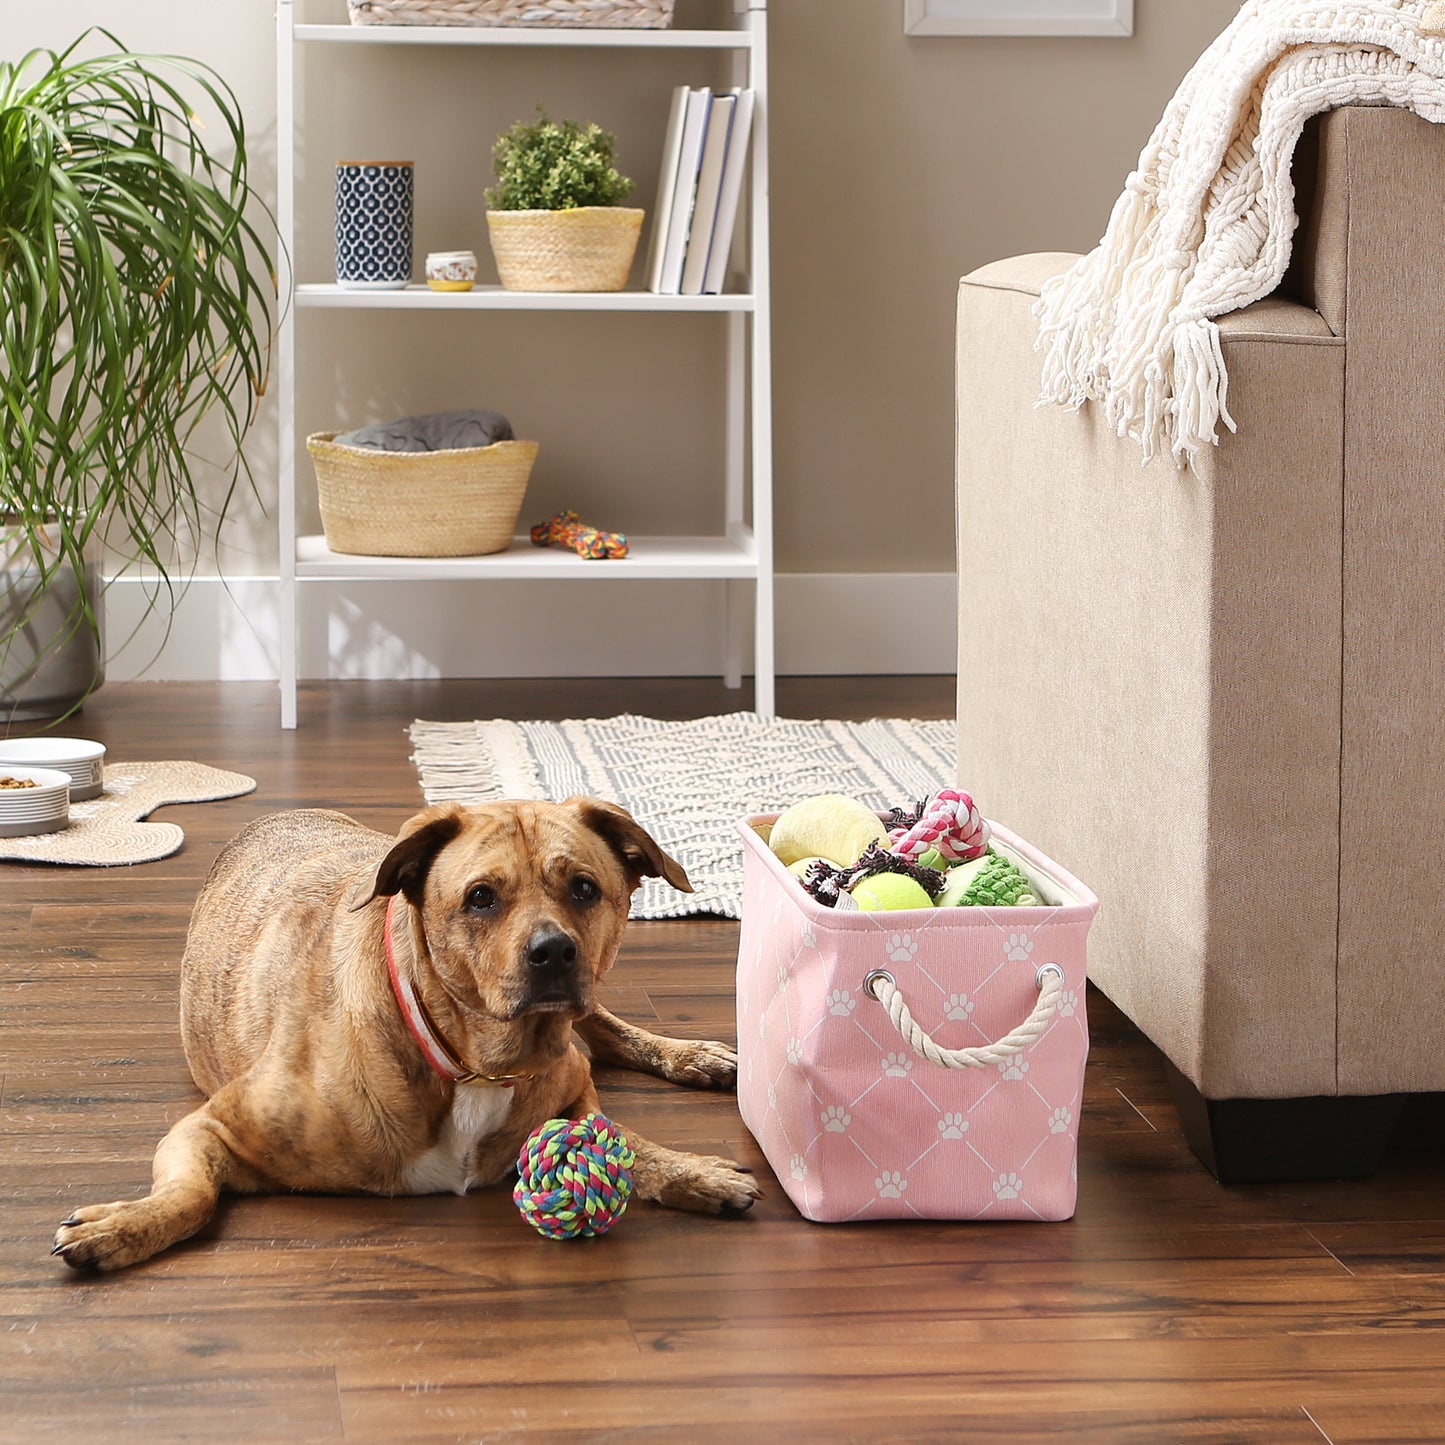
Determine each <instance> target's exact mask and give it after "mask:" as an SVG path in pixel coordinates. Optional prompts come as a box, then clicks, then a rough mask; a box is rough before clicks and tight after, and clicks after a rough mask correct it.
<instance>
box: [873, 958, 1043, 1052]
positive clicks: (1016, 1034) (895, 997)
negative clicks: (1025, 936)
mask: <svg viewBox="0 0 1445 1445" xmlns="http://www.w3.org/2000/svg"><path fill="white" fill-rule="evenodd" d="M1035 981H1036V982H1037V984H1038V988H1039V1001H1038V1002H1037V1003H1036V1004H1035V1005H1034V1009H1033V1012H1032V1013H1031V1014H1030V1015H1029V1016H1028V1018H1026V1019H1025V1020H1024V1021H1023V1023H1021V1024H1020V1025H1019V1026H1018V1027H1017V1028H1016V1029H1014V1031H1013V1032H1012V1033H1010V1034H1006V1035H1005V1036H1004V1037H1003V1038H1001V1039H999V1040H998V1041H997V1042H996V1043H992V1044H979V1045H977V1046H976V1047H974V1048H971V1049H943V1048H940V1047H939V1046H938V1045H937V1044H936V1043H934V1041H933V1039H932V1038H931V1037H930V1035H929V1034H927V1033H926V1032H925V1031H924V1030H923V1029H922V1028H921V1027H919V1025H918V1024H917V1022H915V1020H914V1017H913V1015H912V1014H911V1013H909V1011H908V1005H907V1004H906V1003H904V1002H903V994H902V992H901V991H900V989H899V987H898V983H897V980H896V979H894V977H893V975H892V974H891V973H889V972H888V970H887V969H886V968H875V969H874V970H873V972H872V973H870V974H869V975H868V976H867V978H865V979H864V980H863V991H864V992H865V993H867V994H868V995H870V996H871V997H872V998H874V999H876V1000H877V1001H878V1002H879V1003H881V1004H882V1005H883V1007H884V1008H885V1009H887V1010H888V1018H889V1021H890V1022H891V1023H892V1025H893V1027H894V1028H895V1029H897V1030H898V1032H899V1033H900V1034H902V1035H903V1038H904V1039H905V1040H906V1041H907V1042H908V1043H909V1044H911V1045H912V1047H913V1051H914V1052H915V1053H916V1054H919V1055H921V1056H922V1057H923V1058H925V1059H927V1060H928V1062H929V1063H931V1064H939V1065H941V1066H942V1067H943V1068H945V1069H982V1068H987V1067H988V1066H989V1065H990V1064H1001V1063H1003V1062H1004V1061H1005V1060H1007V1059H1011V1058H1014V1057H1015V1056H1016V1055H1018V1054H1021V1053H1023V1051H1024V1050H1025V1049H1026V1048H1028V1046H1029V1045H1030V1044H1031V1043H1033V1041H1034V1040H1035V1039H1036V1038H1038V1036H1039V1035H1040V1034H1041V1033H1043V1031H1044V1029H1045V1028H1047V1027H1048V1022H1049V1020H1050V1019H1051V1018H1052V1017H1053V1016H1054V1012H1055V1010H1056V1009H1057V1008H1058V1006H1059V1002H1060V1000H1061V999H1062V998H1063V996H1064V971H1063V969H1062V968H1060V967H1059V965H1058V964H1056V963H1046V964H1044V965H1043V967H1042V968H1040V969H1039V971H1038V975H1037V978H1036V980H1035Z"/></svg>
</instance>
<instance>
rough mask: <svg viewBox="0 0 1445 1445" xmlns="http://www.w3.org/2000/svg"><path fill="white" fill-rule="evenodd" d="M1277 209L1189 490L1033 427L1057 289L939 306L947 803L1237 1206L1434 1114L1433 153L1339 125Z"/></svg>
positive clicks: (1309, 140) (1441, 584)
mask: <svg viewBox="0 0 1445 1445" xmlns="http://www.w3.org/2000/svg"><path fill="white" fill-rule="evenodd" d="M1295 179H1296V185H1297V191H1298V200H1297V209H1298V211H1299V214H1300V217H1301V224H1300V228H1299V230H1298V231H1297V232H1296V236H1295V244H1294V262H1293V264H1292V267H1291V274H1290V276H1289V277H1288V278H1287V279H1286V283H1285V285H1284V286H1283V287H1282V288H1281V289H1280V291H1279V292H1278V293H1277V294H1276V295H1274V296H1272V297H1269V298H1268V299H1266V300H1264V301H1261V302H1259V303H1257V304H1255V305H1253V306H1250V307H1247V308H1245V309H1243V310H1240V311H1237V312H1235V313H1233V314H1231V315H1228V316H1225V317H1223V318H1221V319H1220V331H1221V334H1222V340H1223V350H1224V356H1225V359H1226V363H1227V366H1228V370H1229V406H1230V409H1231V410H1232V412H1233V414H1234V416H1235V418H1236V420H1237V422H1238V433H1237V435H1228V434H1225V435H1223V439H1222V440H1221V443H1220V445H1219V446H1218V447H1217V448H1215V449H1212V451H1211V454H1210V455H1209V456H1207V457H1206V458H1205V459H1204V460H1203V462H1202V463H1201V464H1200V466H1199V469H1198V471H1197V473H1191V472H1189V471H1183V472H1180V471H1177V470H1176V469H1175V466H1174V463H1173V461H1172V459H1170V458H1169V457H1167V456H1166V457H1163V458H1161V459H1156V460H1155V461H1154V462H1152V463H1151V464H1150V465H1149V466H1147V467H1145V466H1142V465H1141V461H1140V451H1139V447H1138V446H1137V444H1135V443H1133V442H1130V441H1127V440H1121V439H1119V438H1117V437H1116V436H1114V435H1113V434H1112V432H1111V431H1110V430H1109V428H1108V426H1107V425H1106V424H1105V423H1104V422H1103V420H1102V418H1101V416H1100V415H1099V409H1098V408H1096V407H1092V406H1086V407H1085V408H1084V409H1083V410H1082V411H1080V412H1077V413H1073V412H1069V411H1067V410H1065V409H1063V408H1060V407H1054V406H1049V407H1045V408H1036V407H1035V405H1034V402H1035V399H1036V397H1037V395H1038V392H1039V375H1040V357H1039V355H1038V353H1036V352H1035V351H1034V350H1033V340H1034V335H1035V322H1034V319H1033V317H1032V315H1031V314H1030V308H1031V306H1032V303H1033V301H1034V299H1035V297H1036V296H1037V294H1038V289H1039V285H1040V283H1041V282H1042V281H1043V280H1044V279H1045V278H1047V277H1048V276H1050V275H1052V274H1054V273H1056V272H1058V271H1060V270H1062V269H1063V268H1064V267H1065V266H1067V265H1068V264H1069V262H1070V261H1071V260H1072V259H1073V258H1072V257H1071V256H1068V255H1059V254H1053V255H1042V256H1022V257H1017V258H1015V259H1013V260H1009V261H1001V262H999V263H997V264H994V265H990V266H985V267H983V268H982V269H981V270H979V271H975V272H974V273H973V274H972V275H970V276H967V277H965V278H964V280H963V282H962V284H961V286H960V290H959V306H958V474H957V489H958V538H959V577H960V591H961V598H960V610H959V662H958V674H959V686H958V692H959V706H958V715H959V780H960V782H961V784H962V785H963V786H965V787H967V788H969V789H971V790H972V791H973V792H974V793H975V794H976V796H977V797H978V799H979V802H980V804H981V805H982V806H983V808H984V810H985V811H986V812H987V813H989V814H990V815H991V816H993V817H996V818H998V819H1000V820H1001V821H1002V822H1005V823H1006V824H1007V825H1008V826H1009V827H1011V828H1013V829H1014V830H1015V831H1017V832H1020V833H1022V834H1023V835H1024V836H1026V837H1027V838H1029V839H1030V840H1032V841H1033V842H1035V843H1037V844H1038V845H1040V846H1041V847H1042V848H1043V849H1044V850H1045V851H1047V852H1048V853H1050V854H1051V855H1053V856H1054V857H1056V858H1057V859H1058V860H1059V861H1060V862H1061V863H1063V864H1064V865H1065V866H1066V867H1068V868H1070V869H1071V870H1073V871H1074V872H1075V873H1077V874H1078V875H1079V877H1081V878H1083V879H1084V880H1085V881H1087V882H1088V883H1089V884H1090V886H1092V887H1093V888H1094V889H1095V890H1096V891H1097V892H1098V894H1099V896H1100V899H1101V907H1100V912H1099V917H1098V920H1097V923H1096V925H1095V930H1094V932H1093V934H1092V935H1091V939H1090V956H1089V963H1090V973H1091V977H1092V978H1093V980H1094V981H1095V982H1096V983H1097V985H1098V986H1099V988H1101V989H1102V990H1103V991H1104V993H1105V994H1107V995H1108V996H1109V998H1111V999H1112V1000H1113V1001H1114V1002H1115V1003H1116V1004H1117V1005H1118V1006H1119V1007H1120V1008H1121V1009H1122V1010H1123V1011H1124V1012H1125V1013H1126V1014H1127V1015H1128V1016H1129V1017H1130V1018H1131V1019H1133V1020H1134V1021H1135V1022H1136V1023H1137V1024H1138V1025H1139V1027H1140V1028H1141V1029H1142V1030H1143V1031H1144V1033H1145V1034H1147V1035H1148V1037H1149V1038H1150V1039H1152V1040H1153V1042H1154V1043H1155V1044H1157V1045H1158V1047H1159V1048H1160V1049H1161V1050H1162V1051H1163V1053H1164V1054H1165V1056H1166V1057H1167V1059H1168V1061H1169V1064H1170V1066H1171V1072H1172V1074H1173V1077H1174V1080H1175V1083H1176V1084H1177V1086H1178V1087H1177V1098H1178V1101H1179V1104H1180V1113H1181V1118H1182V1121H1183V1123H1184V1125H1185V1127H1186V1132H1188V1134H1189V1136H1190V1140H1191V1143H1192V1144H1193V1146H1194V1148H1195V1150H1196V1152H1198V1153H1199V1155H1200V1156H1201V1158H1203V1159H1204V1161H1205V1162H1206V1163H1207V1164H1209V1165H1210V1166H1211V1167H1212V1168H1214V1169H1215V1171H1216V1173H1217V1174H1218V1175H1219V1176H1220V1177H1221V1178H1222V1179H1229V1180H1234V1179H1249V1178H1269V1177H1280V1178H1284V1177H1310V1176H1330V1175H1336V1174H1359V1173H1364V1172H1368V1171H1369V1170H1370V1169H1371V1168H1372V1167H1373V1166H1374V1164H1375V1163H1376V1162H1377V1160H1378V1157H1379V1154H1380V1152H1381V1150H1382V1148H1383V1146H1384V1144H1385V1142H1386V1140H1387V1139H1388V1137H1389V1133H1390V1127H1391V1123H1392V1120H1393V1118H1394V1115H1395V1113H1396V1112H1397V1111H1398V1109H1399V1107H1400V1106H1401V1103H1402V1096H1404V1095H1408V1094H1413V1093H1420V1092H1427V1091H1439V1090H1445V1013H1442V1010H1441V1008H1440V1005H1439V1003H1438V1002H1437V999H1438V995H1437V993H1436V989H1437V988H1438V986H1439V984H1440V982H1441V981H1442V980H1445V959H1442V954H1445V860H1442V856H1441V855H1442V848H1441V843H1442V833H1445V226H1442V223H1441V216H1442V197H1445V127H1439V126H1431V125H1429V124H1427V123H1426V122H1424V121H1422V120H1420V119H1419V118H1418V117H1416V116H1414V115H1413V114H1411V113H1409V112H1406V111H1400V110H1392V109H1388V108H1364V107H1349V108H1346V109H1343V110H1340V111H1336V112H1333V113H1331V114H1329V115H1327V116H1324V117H1319V118H1317V119H1316V120H1315V121H1313V122H1311V124H1310V126H1309V127H1308V129H1307V130H1306V133H1305V136H1304V137H1303V139H1302V140H1301V143H1300V148H1299V150H1298V152H1297V154H1296V161H1295Z"/></svg>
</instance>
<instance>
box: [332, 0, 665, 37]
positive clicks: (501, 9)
mask: <svg viewBox="0 0 1445 1445" xmlns="http://www.w3.org/2000/svg"><path fill="white" fill-rule="evenodd" d="M672 6H673V0H347V9H348V10H349V11H350V12H351V23H352V24H353V25H563V26H574V27H583V28H586V27H591V26H611V27H616V28H619V29H629V30H665V29H666V28H667V27H668V26H669V25H671V24H672Z"/></svg>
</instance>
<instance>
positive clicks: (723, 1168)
mask: <svg viewBox="0 0 1445 1445" xmlns="http://www.w3.org/2000/svg"><path fill="white" fill-rule="evenodd" d="M637 1162H638V1168H637V1169H636V1170H635V1171H634V1177H635V1179H636V1182H637V1192H638V1194H639V1195H640V1196H641V1197H642V1198H643V1199H652V1200H655V1201H656V1202H657V1203H658V1204H665V1205H667V1206H668V1208H670V1209H690V1210H692V1211H693V1212H694V1213H696V1214H741V1213H743V1212H744V1211H745V1210H749V1209H751V1208H752V1207H753V1204H754V1203H755V1202H756V1201H757V1200H759V1199H761V1198H762V1190H761V1189H759V1188H758V1183H757V1180H756V1179H754V1178H753V1172H752V1170H751V1169H748V1168H746V1167H745V1166H744V1165H742V1164H738V1163H736V1162H735V1161H734V1160H732V1159H720V1158H718V1157H717V1156H716V1155H710V1154H679V1153H678V1152H676V1151H675V1150H672V1149H659V1148H658V1147H657V1146H656V1145H650V1146H646V1147H645V1148H644V1149H639V1150H638V1156H637Z"/></svg>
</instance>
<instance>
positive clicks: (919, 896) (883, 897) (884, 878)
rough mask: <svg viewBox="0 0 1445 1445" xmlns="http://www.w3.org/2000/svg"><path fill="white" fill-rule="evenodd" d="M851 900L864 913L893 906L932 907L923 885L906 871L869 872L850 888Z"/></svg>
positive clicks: (931, 901) (892, 907) (931, 900)
mask: <svg viewBox="0 0 1445 1445" xmlns="http://www.w3.org/2000/svg"><path fill="white" fill-rule="evenodd" d="M851 892H852V894H853V901H854V902H855V903H856V904H857V905H858V907H859V908H861V909H862V910H863V911H864V912H865V913H875V912H881V911H883V910H886V909H894V908H932V907H933V899H931V898H930V897H929V896H928V890H927V889H926V888H924V886H923V885H922V884H921V883H919V882H917V881H915V880H914V879H912V878H910V877H908V875H907V874H906V873H870V874H869V875H868V876H867V877H866V878H860V879H859V880H858V881H857V883H855V884H854V885H853V887H852V889H851Z"/></svg>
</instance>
